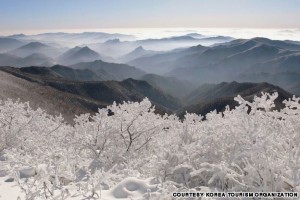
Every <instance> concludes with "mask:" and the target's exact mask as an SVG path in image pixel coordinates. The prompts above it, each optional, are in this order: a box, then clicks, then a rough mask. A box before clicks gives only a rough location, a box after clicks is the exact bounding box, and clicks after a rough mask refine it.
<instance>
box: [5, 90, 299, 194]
mask: <svg viewBox="0 0 300 200" xmlns="http://www.w3.org/2000/svg"><path fill="white" fill-rule="evenodd" d="M276 97H277V93H274V94H272V95H270V94H262V95H261V97H255V98H254V102H253V103H250V102H248V101H246V100H244V99H242V98H241V97H239V96H238V97H236V98H235V100H236V101H238V103H239V106H237V107H236V108H235V109H233V110H229V109H227V110H226V111H225V112H224V113H216V112H211V113H209V114H207V115H206V119H205V120H204V119H203V118H202V117H201V116H197V115H195V114H186V115H185V119H184V120H183V121H181V120H179V119H178V118H177V117H176V116H173V115H170V116H169V115H164V116H160V115H158V114H155V113H154V108H153V107H152V105H151V103H150V101H149V100H148V99H144V100H143V101H142V102H140V103H138V102H128V103H126V102H124V103H123V104H119V105H117V104H113V105H111V106H108V107H107V108H106V109H99V112H98V113H96V114H95V115H93V116H90V115H89V114H84V115H80V116H77V118H76V119H75V123H74V125H69V124H66V123H65V122H64V120H63V118H62V117H60V116H57V117H53V116H51V115H48V114H47V113H45V112H44V111H43V110H41V109H37V110H33V109H31V108H30V107H29V105H28V104H27V103H21V102H13V101H11V100H7V101H4V102H1V103H0V169H1V170H0V199H1V200H2V199H3V200H7V199H9V200H10V199H15V200H17V199H18V200H19V199H26V200H29V199H75V200H78V199H173V196H172V193H174V192H209V191H218V192H239V191H245V192H270V191H277V192H299V190H300V187H299V183H300V182H299V181H300V178H299V176H300V162H299V157H300V151H299V150H300V141H299V140H300V118H299V114H300V104H299V103H300V102H299V101H300V98H295V97H294V98H293V99H290V100H288V101H284V102H283V103H284V104H285V105H286V106H285V108H283V109H282V110H280V111H278V110H274V109H273V108H274V100H275V99H276ZM210 199H211V198H210Z"/></svg>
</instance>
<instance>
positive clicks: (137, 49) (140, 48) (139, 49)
mask: <svg viewBox="0 0 300 200" xmlns="http://www.w3.org/2000/svg"><path fill="white" fill-rule="evenodd" d="M140 51H146V49H144V47H143V46H139V47H137V48H135V49H134V50H133V51H132V52H140Z"/></svg>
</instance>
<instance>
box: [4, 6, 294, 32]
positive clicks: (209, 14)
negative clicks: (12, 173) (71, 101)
mask: <svg viewBox="0 0 300 200" xmlns="http://www.w3.org/2000/svg"><path fill="white" fill-rule="evenodd" d="M168 27H198V28H206V27H207V28H211V27H218V28H280V29H281V28H283V29H284V28H295V29H298V28H300V0H0V32H2V33H3V32H24V31H27V32H28V31H35V30H53V31H55V30H61V29H82V30H84V29H101V28H168Z"/></svg>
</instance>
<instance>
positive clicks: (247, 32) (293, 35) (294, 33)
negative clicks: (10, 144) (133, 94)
mask: <svg viewBox="0 0 300 200" xmlns="http://www.w3.org/2000/svg"><path fill="white" fill-rule="evenodd" d="M59 32H64V33H83V32H105V33H121V34H128V35H133V36H136V37H137V39H149V38H164V37H172V36H180V35H185V34H188V33H199V34H203V35H208V36H219V35H222V36H230V37H234V38H244V39H248V38H253V37H267V38H270V39H278V40H298V41H300V29H261V28H195V27H189V28H111V29H49V30H24V31H20V32H19V31H5V30H4V31H3V30H2V31H0V36H9V35H14V34H26V35H36V34H42V33H59Z"/></svg>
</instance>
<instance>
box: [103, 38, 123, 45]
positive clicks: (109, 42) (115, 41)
mask: <svg viewBox="0 0 300 200" xmlns="http://www.w3.org/2000/svg"><path fill="white" fill-rule="evenodd" d="M120 42H121V41H120V39H111V40H107V41H106V42H104V43H105V44H114V43H120Z"/></svg>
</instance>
